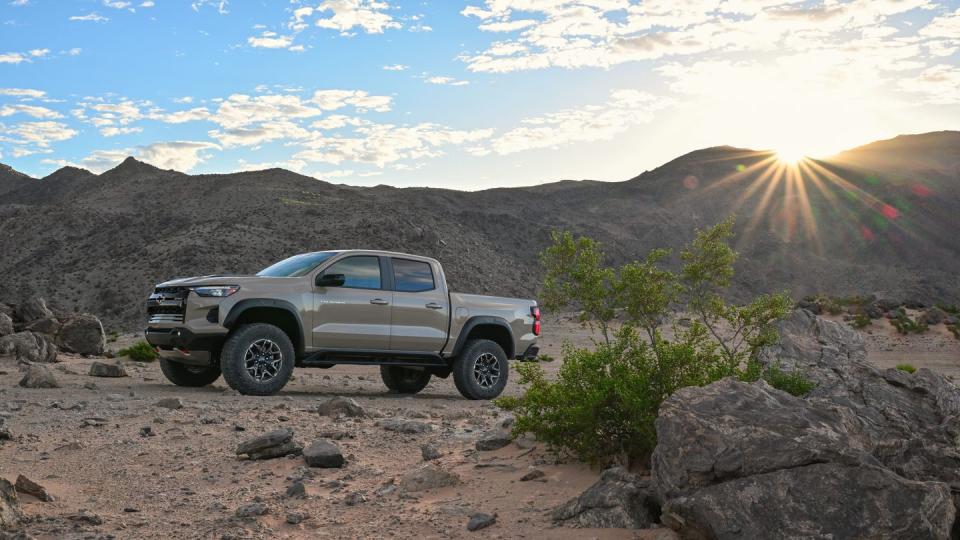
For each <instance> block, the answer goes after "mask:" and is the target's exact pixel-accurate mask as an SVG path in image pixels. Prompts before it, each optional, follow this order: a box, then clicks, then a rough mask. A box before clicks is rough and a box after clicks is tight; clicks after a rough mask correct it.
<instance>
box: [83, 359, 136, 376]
mask: <svg viewBox="0 0 960 540" xmlns="http://www.w3.org/2000/svg"><path fill="white" fill-rule="evenodd" d="M90 376H91V377H127V370H126V368H124V367H123V365H122V364H120V363H119V362H118V363H116V364H107V363H104V362H94V363H92V364H90Z"/></svg>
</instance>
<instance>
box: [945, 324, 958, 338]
mask: <svg viewBox="0 0 960 540" xmlns="http://www.w3.org/2000/svg"><path fill="white" fill-rule="evenodd" d="M947 330H949V331H950V333H951V334H953V337H955V338H957V339H960V326H957V325H955V324H951V325H948V326H947Z"/></svg>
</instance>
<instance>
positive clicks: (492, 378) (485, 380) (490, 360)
mask: <svg viewBox="0 0 960 540" xmlns="http://www.w3.org/2000/svg"><path fill="white" fill-rule="evenodd" d="M473 378H474V379H475V380H476V381H477V384H479V385H480V387H481V388H492V387H493V386H495V385H496V384H497V381H499V380H500V360H499V359H497V357H496V355H494V354H492V353H486V352H485V353H482V354H481V355H480V356H478V357H477V359H476V360H475V361H474V363H473Z"/></svg>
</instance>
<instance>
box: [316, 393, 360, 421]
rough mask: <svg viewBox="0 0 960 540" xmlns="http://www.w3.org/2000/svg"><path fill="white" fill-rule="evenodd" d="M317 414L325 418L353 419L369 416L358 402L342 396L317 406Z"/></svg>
mask: <svg viewBox="0 0 960 540" xmlns="http://www.w3.org/2000/svg"><path fill="white" fill-rule="evenodd" d="M317 413H319V414H321V415H323V416H339V415H343V416H349V417H352V418H362V417H364V416H367V412H366V411H365V410H363V407H361V406H360V405H359V404H358V403H357V402H356V400H354V399H352V398H345V397H340V396H335V397H332V398H330V399H328V400H326V401H324V402H323V403H321V404H320V405H318V406H317Z"/></svg>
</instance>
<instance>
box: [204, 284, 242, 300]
mask: <svg viewBox="0 0 960 540" xmlns="http://www.w3.org/2000/svg"><path fill="white" fill-rule="evenodd" d="M239 290H240V286H239V285H218V286H216V287H194V288H193V292H195V293H197V296H214V297H217V298H223V297H226V296H230V295H231V294H233V293H235V292H237V291H239Z"/></svg>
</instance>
